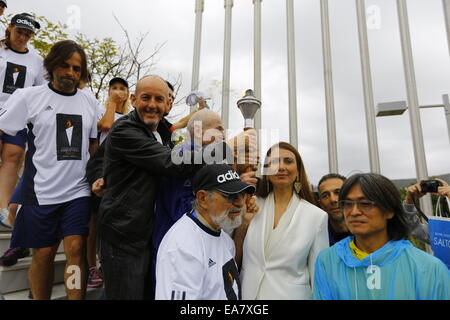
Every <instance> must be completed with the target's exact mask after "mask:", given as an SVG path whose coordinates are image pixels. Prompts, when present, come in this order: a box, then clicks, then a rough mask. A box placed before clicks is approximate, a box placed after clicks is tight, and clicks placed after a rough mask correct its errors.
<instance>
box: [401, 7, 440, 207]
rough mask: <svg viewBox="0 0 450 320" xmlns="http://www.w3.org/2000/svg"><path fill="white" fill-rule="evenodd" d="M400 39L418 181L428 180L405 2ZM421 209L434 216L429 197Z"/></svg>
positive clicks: (423, 202)
mask: <svg viewBox="0 0 450 320" xmlns="http://www.w3.org/2000/svg"><path fill="white" fill-rule="evenodd" d="M397 10H398V20H399V27H400V39H401V45H402V54H403V64H404V71H405V82H406V91H407V98H408V107H409V118H410V122H411V132H412V138H413V147H414V159H415V164H416V174H417V178H418V179H428V172H427V161H426V157H425V147H424V143H423V134H422V126H421V121H420V112H419V98H418V96H417V86H416V77H415V72H414V62H413V56H412V48H411V35H410V33H409V22H408V10H407V6H406V1H405V0H397ZM420 203H421V207H422V209H423V211H424V212H425V213H426V214H428V215H432V214H433V206H432V204H431V197H430V196H429V195H427V196H425V197H422V198H421V201H420Z"/></svg>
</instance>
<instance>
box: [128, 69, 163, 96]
mask: <svg viewBox="0 0 450 320" xmlns="http://www.w3.org/2000/svg"><path fill="white" fill-rule="evenodd" d="M155 81H156V82H160V83H161V84H163V86H164V87H166V88H167V96H169V90H170V89H169V86H168V85H167V82H166V80H164V79H163V78H161V77H160V76H158V75H155V74H149V75H146V76H144V77H142V78H141V79H139V80H138V82H137V83H136V90H135V94H136V95H138V94H139V92H140V90H141V89H142V87H143V86H145V85H147V84H149V83H151V82H153V83H154V82H155Z"/></svg>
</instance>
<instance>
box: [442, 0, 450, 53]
mask: <svg viewBox="0 0 450 320" xmlns="http://www.w3.org/2000/svg"><path fill="white" fill-rule="evenodd" d="M442 6H443V7H444V18H445V30H446V31H447V45H448V51H449V54H450V0H442Z"/></svg>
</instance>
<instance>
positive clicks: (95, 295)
mask: <svg viewBox="0 0 450 320" xmlns="http://www.w3.org/2000/svg"><path fill="white" fill-rule="evenodd" d="M29 292H30V290H29V289H26V290H22V291H18V292H12V293H7V294H5V295H4V298H5V300H31V299H30V298H28V295H29ZM102 294H103V288H92V289H87V290H86V300H99V299H100V297H101V296H102ZM51 300H67V295H66V288H65V287H64V283H60V284H55V285H54V286H53V290H52V297H51Z"/></svg>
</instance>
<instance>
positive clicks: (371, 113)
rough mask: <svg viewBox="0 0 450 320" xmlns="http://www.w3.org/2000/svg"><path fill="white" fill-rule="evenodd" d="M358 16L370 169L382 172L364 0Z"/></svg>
mask: <svg viewBox="0 0 450 320" xmlns="http://www.w3.org/2000/svg"><path fill="white" fill-rule="evenodd" d="M356 15H357V18H358V35H359V51H360V57H361V70H362V78H363V87H364V106H365V110H366V126H367V140H368V145H369V159H370V171H371V172H374V173H380V172H381V169H380V157H379V151H378V139H377V125H376V121H375V105H374V100H373V87H372V73H371V70H370V53H369V41H368V36H367V21H366V5H365V1H364V0H356Z"/></svg>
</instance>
